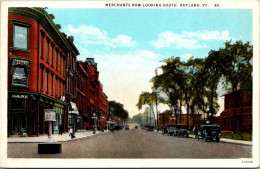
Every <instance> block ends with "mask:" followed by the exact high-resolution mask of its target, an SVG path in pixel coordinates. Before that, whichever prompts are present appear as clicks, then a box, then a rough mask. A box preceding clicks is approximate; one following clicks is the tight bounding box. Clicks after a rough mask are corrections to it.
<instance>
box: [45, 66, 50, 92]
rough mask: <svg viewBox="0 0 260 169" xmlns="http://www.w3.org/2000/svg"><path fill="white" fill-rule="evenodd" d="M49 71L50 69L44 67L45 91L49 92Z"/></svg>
mask: <svg viewBox="0 0 260 169" xmlns="http://www.w3.org/2000/svg"><path fill="white" fill-rule="evenodd" d="M49 71H50V69H48V68H46V93H47V94H49V91H48V90H49Z"/></svg>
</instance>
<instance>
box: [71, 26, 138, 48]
mask: <svg viewBox="0 0 260 169" xmlns="http://www.w3.org/2000/svg"><path fill="white" fill-rule="evenodd" d="M66 30H67V31H68V34H72V35H76V36H79V37H80V38H81V39H82V41H81V43H82V44H85V45H104V46H106V47H112V48H117V47H133V46H135V45H136V42H135V41H133V40H132V38H131V37H130V36H128V35H117V36H116V37H114V38H111V37H109V36H108V33H107V32H106V31H103V30H100V29H99V28H96V27H93V26H87V25H79V26H78V27H77V28H74V27H73V26H72V25H68V26H67V27H66Z"/></svg>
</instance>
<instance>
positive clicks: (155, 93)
mask: <svg viewBox="0 0 260 169" xmlns="http://www.w3.org/2000/svg"><path fill="white" fill-rule="evenodd" d="M153 94H154V96H155V106H156V129H157V131H159V128H158V109H157V94H159V92H156V91H154V90H153Z"/></svg>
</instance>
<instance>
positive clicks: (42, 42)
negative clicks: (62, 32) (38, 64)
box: [41, 31, 45, 59]
mask: <svg viewBox="0 0 260 169" xmlns="http://www.w3.org/2000/svg"><path fill="white" fill-rule="evenodd" d="M44 37H45V33H44V32H43V31H41V59H44V58H43V45H44Z"/></svg>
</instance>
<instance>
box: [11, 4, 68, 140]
mask: <svg viewBox="0 0 260 169" xmlns="http://www.w3.org/2000/svg"><path fill="white" fill-rule="evenodd" d="M8 12H9V15H8V58H9V62H8V67H9V69H8V71H9V72H8V76H9V78H8V134H9V135H16V134H22V133H27V134H28V135H39V134H45V133H47V123H46V122H44V111H45V110H46V109H55V111H56V119H57V121H56V122H55V123H54V132H58V131H57V130H58V126H59V125H62V126H65V124H66V121H64V119H65V112H66V102H64V100H62V99H61V98H62V97H63V96H64V95H65V68H66V57H67V55H68V53H69V51H70V50H71V47H70V45H69V44H68V42H67V39H66V38H65V37H64V36H63V35H62V34H61V33H60V31H59V25H56V24H54V22H53V21H52V19H53V15H48V14H47V13H46V11H45V10H44V9H43V8H9V11H8Z"/></svg>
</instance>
